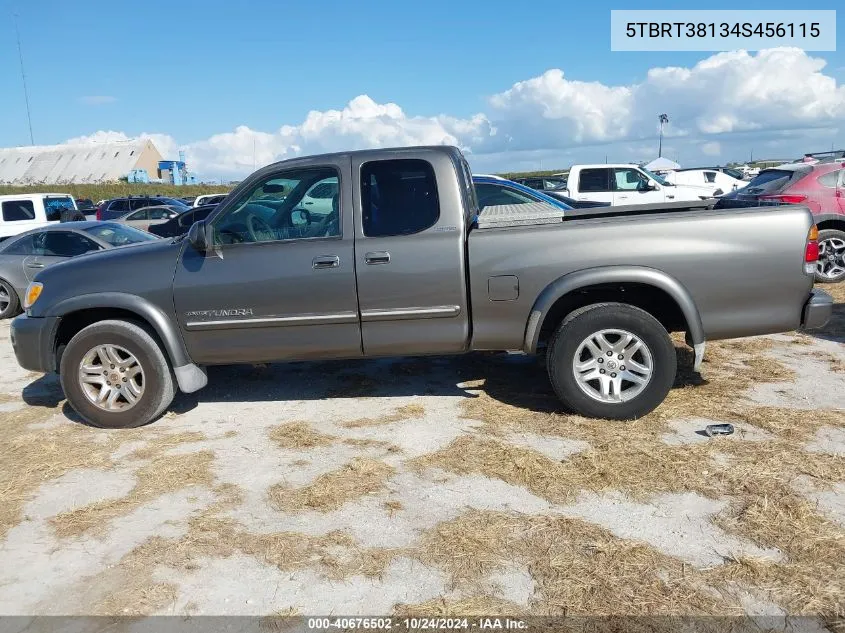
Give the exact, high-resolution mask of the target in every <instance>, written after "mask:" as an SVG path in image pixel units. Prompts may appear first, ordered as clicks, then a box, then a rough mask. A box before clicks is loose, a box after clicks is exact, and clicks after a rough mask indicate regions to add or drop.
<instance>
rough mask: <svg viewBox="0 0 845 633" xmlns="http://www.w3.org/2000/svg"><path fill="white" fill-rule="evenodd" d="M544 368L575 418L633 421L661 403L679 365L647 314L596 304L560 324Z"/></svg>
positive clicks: (669, 344)
mask: <svg viewBox="0 0 845 633" xmlns="http://www.w3.org/2000/svg"><path fill="white" fill-rule="evenodd" d="M547 363H548V370H549V377H550V379H551V382H552V386H553V387H554V389H555V392H556V393H557V395H558V397H559V398H560V399H561V400H562V401H563V403H564V404H565V405H567V406H568V407H570V408H571V409H572V410H573V411H574V412H575V413H579V414H581V415H584V416H587V417H592V418H607V419H611V420H632V419H635V418H639V417H642V416H644V415H646V414H647V413H650V412H651V411H653V410H654V409H655V408H656V407H657V406H658V405H659V404H660V403H661V402H663V400H664V398H665V397H666V394H667V393H669V389H670V388H671V387H672V383H673V382H674V380H675V373H676V372H677V364H678V361H677V356H676V354H675V347H674V346H673V345H672V339H670V338H669V333H668V332H667V331H666V329H665V328H664V327H663V326H662V325H661V324H660V322H659V321H657V319H655V318H654V317H653V316H651V315H650V314H649V313H648V312H646V311H644V310H641V309H639V308H635V307H633V306H630V305H627V304H623V303H600V304H595V305H590V306H586V307H583V308H580V309H579V310H576V311H575V312H573V313H572V314H570V315H569V316H567V317H566V318H565V319H564V321H563V323H561V325H560V327H558V329H557V331H556V332H555V334H554V336H553V337H552V340H551V343H550V345H549V353H548V356H547Z"/></svg>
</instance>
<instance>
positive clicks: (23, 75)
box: [12, 13, 35, 145]
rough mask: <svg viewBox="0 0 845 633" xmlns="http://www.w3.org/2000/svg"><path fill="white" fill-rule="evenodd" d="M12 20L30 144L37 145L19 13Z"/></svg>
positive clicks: (13, 15)
mask: <svg viewBox="0 0 845 633" xmlns="http://www.w3.org/2000/svg"><path fill="white" fill-rule="evenodd" d="M12 21H13V22H14V23H15V35H16V36H17V39H18V57H19V58H20V61H21V81H22V82H23V97H24V100H25V101H26V120H27V123H29V144H30V145H35V139H34V137H33V136H32V115H31V114H30V112H29V90H27V88H26V73H25V72H24V70H23V49H22V48H21V33H20V31H19V30H18V14H17V13H13V14H12Z"/></svg>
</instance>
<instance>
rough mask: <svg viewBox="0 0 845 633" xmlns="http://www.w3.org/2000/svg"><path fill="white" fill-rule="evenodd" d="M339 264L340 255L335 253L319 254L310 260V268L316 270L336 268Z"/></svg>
mask: <svg viewBox="0 0 845 633" xmlns="http://www.w3.org/2000/svg"><path fill="white" fill-rule="evenodd" d="M339 266H340V257H338V256H337V255H319V256H317V257H315V258H314V259H312V260H311V268H313V269H314V270H317V269H318V268H338V267H339Z"/></svg>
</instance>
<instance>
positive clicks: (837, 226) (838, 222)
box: [814, 213, 845, 231]
mask: <svg viewBox="0 0 845 633" xmlns="http://www.w3.org/2000/svg"><path fill="white" fill-rule="evenodd" d="M814 220H815V223H816V227H818V229H819V231H824V230H825V229H834V230H836V231H845V215H838V214H835V213H825V214H823V215H817V216H815V218H814Z"/></svg>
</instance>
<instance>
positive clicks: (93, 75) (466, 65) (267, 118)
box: [0, 0, 845, 179]
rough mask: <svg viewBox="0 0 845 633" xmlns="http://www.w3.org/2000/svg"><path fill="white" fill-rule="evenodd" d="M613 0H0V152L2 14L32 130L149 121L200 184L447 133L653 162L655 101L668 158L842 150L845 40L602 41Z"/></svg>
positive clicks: (21, 117) (773, 2)
mask: <svg viewBox="0 0 845 633" xmlns="http://www.w3.org/2000/svg"><path fill="white" fill-rule="evenodd" d="M811 5H812V6H810V7H808V8H812V9H836V8H840V9H841V10H840V11H839V12H838V15H837V31H838V32H839V33H845V6H843V5H841V2H840V1H839V0H820V1H817V2H812V3H811ZM612 8H622V7H620V5H619V4H618V3H613V2H608V1H605V0H594V1H592V2H589V3H584V2H580V3H562V2H559V1H557V2H550V1H546V0H534V1H533V2H531V3H526V4H524V5H520V4H518V3H512V2H509V3H507V4H505V3H497V2H491V1H490V0H486V1H485V2H479V1H475V0H464V1H456V0H448V1H445V0H426V1H425V2H413V3H411V2H397V1H396V0H370V1H369V2H368V1H366V0H363V1H360V2H349V1H348V0H345V1H336V0H323V1H322V2H303V1H301V0H285V1H279V0H275V1H265V0H242V1H241V2H231V1H230V0H202V1H198V0H180V1H177V2H172V3H166V2H162V3H148V2H146V3H129V2H115V1H114V0H77V1H76V2H72V3H71V2H66V0H0V85H2V86H3V87H4V88H5V90H4V91H3V93H4V98H3V99H2V100H0V147H8V146H17V145H28V144H30V139H29V131H28V126H27V118H26V108H25V100H24V91H23V87H22V82H21V69H20V63H19V57H18V49H17V45H16V39H15V27H14V20H13V17H12V16H13V14H17V16H18V17H17V22H18V26H19V29H20V37H21V44H22V49H23V60H24V68H25V73H26V78H27V86H28V90H29V102H30V110H31V117H32V130H33V136H34V140H35V143H36V144H37V145H47V144H54V143H63V142H68V141H71V142H99V141H105V140H110V139H121V138H134V137H140V136H149V137H151V138H152V139H153V141H154V142H155V143H156V145H157V146H158V148H159V150H160V151H161V152H162V154H164V155H165V158H176V157H177V156H176V153H177V151H178V150H179V149H184V151H185V152H186V155H187V159H188V162H189V168H190V169H192V170H194V171H196V172H197V173H199V175H200V176H201V177H203V178H206V179H214V178H221V179H222V178H226V179H229V178H239V177H243V176H244V175H246V174H247V173H249V172H250V171H252V169H253V166H254V165H256V166H261V165H264V164H267V163H270V162H273V161H275V160H281V159H284V158H289V157H292V156H296V155H301V154H311V153H318V152H322V151H336V150H344V149H358V148H365V147H378V146H397V145H412V144H438V143H449V144H454V145H458V146H460V147H461V148H462V149H463V150H464V151H465V153H466V155H467V157H468V158H469V160H470V163H471V165H472V167H473V170H474V171H477V172H487V171H506V170H534V169H556V168H565V167H568V166H569V165H571V164H573V163H576V162H596V161H599V162H603V161H604V160H605V159H608V160H610V161H639V160H650V159H651V158H653V157H655V156H656V155H657V116H658V114H660V113H662V112H665V113H667V114H668V115H669V119H670V122H669V125H668V127H667V129H666V138H665V140H664V155H666V156H668V157H670V158H672V159H675V160H678V161H679V162H680V163H681V164H683V165H685V166H693V165H704V164H724V163H726V162H729V161H737V160H740V161H741V160H748V159H749V158H750V157H751V155H752V153H753V156H754V157H755V158H763V157H773V158H777V157H786V158H789V157H795V156H799V155H801V154H803V153H804V152H809V151H822V150H827V149H830V147H831V144H833V145H834V146H836V147H837V149H838V148H840V147H843V146H845V54H843V53H842V52H840V51H837V52H824V53H820V52H803V51H800V50H797V49H769V50H764V51H761V52H756V51H751V52H745V51H734V52H728V53H715V52H683V53H678V52H611V50H610V10H611V9H612ZM624 8H629V9H630V8H643V9H646V8H647V9H657V10H660V9H674V8H678V3H677V2H665V1H662V0H654V1H651V2H648V3H647V4H646V3H638V2H631V1H629V2H627V3H625V6H624ZM708 8H714V9H718V8H726V9H727V8H732V9H736V8H743V9H766V10H772V9H795V8H796V5H795V3H794V1H789V2H786V1H782V0H766V1H765V2H761V1H758V0H745V1H744V2H743V3H742V4H741V7H740V6H738V5H737V3H736V0H731V1H730V2H720V1H717V0H712V1H711V2H710V3H709V5H708ZM843 37H845V36H840V38H839V40H840V42H842V38H843Z"/></svg>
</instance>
